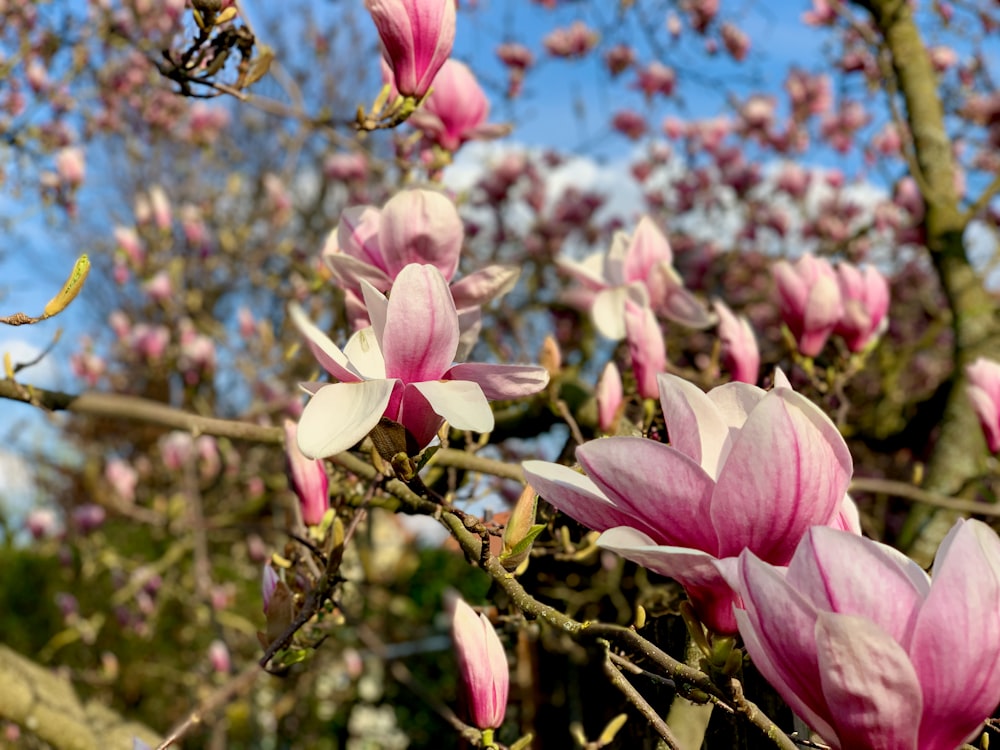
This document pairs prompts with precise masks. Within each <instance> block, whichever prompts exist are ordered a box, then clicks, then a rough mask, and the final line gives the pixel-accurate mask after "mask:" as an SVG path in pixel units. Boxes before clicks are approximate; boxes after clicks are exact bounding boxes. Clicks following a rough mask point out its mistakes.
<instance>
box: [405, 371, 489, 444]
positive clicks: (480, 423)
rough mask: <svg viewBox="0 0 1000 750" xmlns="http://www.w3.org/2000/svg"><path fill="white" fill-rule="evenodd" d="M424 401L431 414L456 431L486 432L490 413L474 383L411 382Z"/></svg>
mask: <svg viewBox="0 0 1000 750" xmlns="http://www.w3.org/2000/svg"><path fill="white" fill-rule="evenodd" d="M410 385H411V386H412V387H413V388H416V389H417V390H418V391H420V393H421V394H422V395H423V397H424V398H426V399H427V403H429V404H430V405H431V408H432V409H434V412H435V413H436V414H438V415H440V416H442V417H444V418H445V419H447V420H448V423H449V424H450V425H451V426H452V427H454V428H455V429H456V430H472V431H473V432H489V431H490V430H492V429H493V410H492V409H490V403H489V401H487V400H486V396H485V395H483V389H482V388H480V387H479V385H478V384H477V383H472V382H470V381H468V380H429V381H425V382H423V383H411V384H410Z"/></svg>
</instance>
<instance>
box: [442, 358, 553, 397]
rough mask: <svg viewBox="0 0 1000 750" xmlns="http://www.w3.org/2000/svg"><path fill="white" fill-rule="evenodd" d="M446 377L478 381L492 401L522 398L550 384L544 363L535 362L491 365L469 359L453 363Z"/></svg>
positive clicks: (448, 378)
mask: <svg viewBox="0 0 1000 750" xmlns="http://www.w3.org/2000/svg"><path fill="white" fill-rule="evenodd" d="M444 377H445V379H447V380H471V381H472V382H473V383H479V386H480V387H481V388H482V389H483V393H485V394H486V398H488V399H489V400H490V401H498V400H506V399H512V398H521V397H522V396H530V395H532V394H534V393H538V392H539V391H541V390H542V389H544V388H545V386H547V385H548V384H549V374H548V372H546V371H545V368H544V367H535V366H532V365H488V364H480V363H474V362H470V363H468V364H460V365H455V366H454V367H452V368H451V369H450V370H448V372H446V373H445V375H444Z"/></svg>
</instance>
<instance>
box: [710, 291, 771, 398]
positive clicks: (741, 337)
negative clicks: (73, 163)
mask: <svg viewBox="0 0 1000 750" xmlns="http://www.w3.org/2000/svg"><path fill="white" fill-rule="evenodd" d="M713 308H714V310H715V314H716V315H717V316H718V318H719V340H720V341H721V342H722V363H723V365H725V367H726V369H727V370H729V372H730V373H731V374H732V376H733V380H736V381H739V382H742V383H749V384H751V385H756V383H757V379H758V377H759V376H760V350H759V349H758V348H757V337H756V336H755V335H754V332H753V327H752V326H751V325H750V321H749V320H748V319H747V318H746V316H744V315H740V316H739V317H737V316H736V315H734V314H733V311H732V310H730V309H729V307H728V306H727V305H726V303H725V302H722V301H721V300H716V301H715V302H714V303H713Z"/></svg>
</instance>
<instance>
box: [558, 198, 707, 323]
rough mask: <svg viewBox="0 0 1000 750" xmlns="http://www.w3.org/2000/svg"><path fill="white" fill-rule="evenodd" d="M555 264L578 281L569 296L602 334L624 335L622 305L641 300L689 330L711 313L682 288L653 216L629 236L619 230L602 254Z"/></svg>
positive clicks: (642, 220)
mask: <svg viewBox="0 0 1000 750" xmlns="http://www.w3.org/2000/svg"><path fill="white" fill-rule="evenodd" d="M556 263H557V265H558V266H559V267H560V268H561V269H563V270H564V271H565V272H566V273H568V274H569V275H570V276H572V277H573V278H575V279H576V280H577V281H579V282H581V283H582V285H583V289H582V290H575V292H574V294H573V298H574V300H575V301H576V302H577V303H579V304H581V305H582V306H585V307H588V308H589V309H590V315H591V317H592V318H593V321H594V325H595V326H596V327H597V330H598V331H599V332H600V333H601V335H602V336H605V337H606V338H609V339H612V340H614V341H620V340H621V339H623V338H625V303H626V301H627V300H629V299H631V300H632V301H633V302H634V303H638V304H646V305H648V306H649V307H650V308H651V309H652V310H653V312H655V313H657V314H659V315H663V316H665V317H666V318H669V319H670V320H673V321H674V322H676V323H680V324H682V325H686V326H689V327H691V328H704V327H705V326H708V325H711V323H712V316H711V315H710V314H709V312H708V311H707V310H706V309H705V308H704V306H702V304H701V302H699V301H698V300H697V298H696V297H695V296H694V295H692V294H691V292H689V291H688V290H686V289H685V288H684V283H683V281H682V280H681V277H680V275H679V274H678V273H677V271H676V270H675V269H674V265H673V263H674V254H673V251H672V250H671V249H670V243H669V242H668V241H667V238H666V237H664V236H663V233H662V232H661V231H660V230H659V228H658V227H657V226H656V224H654V223H653V220H652V219H650V218H649V217H648V216H644V217H643V218H642V219H641V220H640V221H639V224H638V225H637V226H636V228H635V231H634V232H633V233H632V235H631V236H629V235H627V234H625V233H623V232H618V233H616V234H615V237H614V239H613V240H612V242H611V248H610V249H609V250H608V251H607V252H606V253H601V252H597V253H594V254H592V255H589V256H588V257H587V258H585V259H584V260H583V261H582V262H577V261H573V260H569V259H567V258H558V259H556Z"/></svg>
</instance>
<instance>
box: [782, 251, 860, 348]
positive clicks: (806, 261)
mask: <svg viewBox="0 0 1000 750" xmlns="http://www.w3.org/2000/svg"><path fill="white" fill-rule="evenodd" d="M774 280H775V282H776V283H777V286H778V298H779V303H780V305H781V317H782V318H783V319H784V321H785V324H786V325H787V326H788V328H789V329H790V330H791V332H792V335H793V336H794V337H795V340H796V341H797V342H798V346H799V351H800V352H801V353H802V354H803V355H805V356H806V357H815V356H816V355H817V354H819V353H820V351H821V350H822V349H823V346H824V345H825V344H826V340H827V339H828V338H829V337H830V334H831V333H833V329H834V328H835V327H836V326H837V323H839V322H840V319H841V318H842V317H843V315H844V303H843V300H842V299H841V296H840V285H839V284H838V283H837V275H836V274H835V273H834V272H833V267H832V266H831V265H830V263H829V261H827V260H826V259H825V258H817V257H816V256H814V255H812V254H811V253H806V254H805V255H803V256H802V257H801V258H799V259H798V260H797V261H796V262H795V264H794V265H793V264H791V263H789V262H788V261H785V260H780V261H778V262H777V263H776V264H775V266H774Z"/></svg>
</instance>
